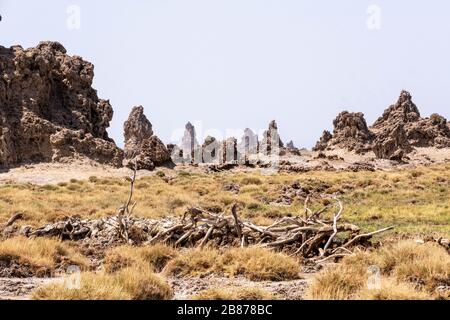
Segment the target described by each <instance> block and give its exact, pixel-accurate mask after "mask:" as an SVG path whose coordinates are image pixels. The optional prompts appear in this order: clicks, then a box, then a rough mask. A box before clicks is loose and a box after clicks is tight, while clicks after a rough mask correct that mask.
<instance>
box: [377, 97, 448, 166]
mask: <svg viewBox="0 0 450 320" xmlns="http://www.w3.org/2000/svg"><path fill="white" fill-rule="evenodd" d="M371 130H372V131H373V132H374V134H375V136H376V139H375V141H374V144H373V151H374V152H375V155H376V156H377V157H378V158H384V159H393V158H394V159H399V158H400V157H401V156H402V155H403V154H406V153H408V152H410V151H412V150H413V147H436V148H445V147H450V130H449V127H448V126H447V120H446V119H445V118H444V117H442V116H440V115H438V114H432V115H431V116H430V117H429V118H422V117H421V116H420V113H419V109H418V108H417V107H416V105H415V104H414V103H413V102H412V97H411V94H410V93H409V92H407V91H402V92H401V93H400V97H399V99H398V101H397V102H396V103H395V104H394V105H391V106H390V107H389V108H387V109H386V110H385V112H384V113H383V115H382V116H381V117H380V118H379V119H378V120H377V121H376V122H375V123H374V125H373V126H372V127H371Z"/></svg>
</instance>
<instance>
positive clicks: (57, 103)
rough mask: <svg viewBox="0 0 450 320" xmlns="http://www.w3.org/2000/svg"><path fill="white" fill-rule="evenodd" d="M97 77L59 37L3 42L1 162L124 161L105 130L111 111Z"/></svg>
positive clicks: (0, 51)
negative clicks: (32, 43)
mask: <svg viewBox="0 0 450 320" xmlns="http://www.w3.org/2000/svg"><path fill="white" fill-rule="evenodd" d="M93 77H94V66H93V65H92V64H91V63H89V62H87V61H84V60H83V59H82V58H81V57H78V56H69V55H67V54H66V49H65V48H64V47H63V46H62V45H61V44H59V43H57V42H41V43H39V45H38V46H36V47H35V48H29V49H23V48H22V47H20V46H13V47H11V48H5V47H2V46H0V79H1V80H2V81H0V166H12V165H17V164H21V163H27V162H50V161H66V160H70V159H73V158H80V159H83V158H86V157H87V158H90V159H92V160H95V161H98V162H101V163H107V164H112V165H116V166H120V165H121V163H122V159H123V152H122V151H121V150H120V149H119V148H118V147H117V146H116V145H115V143H114V141H113V140H112V139H110V138H109V137H108V133H107V132H106V129H107V128H108V126H109V122H110V121H111V119H112V116H113V110H112V107H111V105H110V104H109V102H108V101H106V100H101V99H99V98H98V96H97V92H96V91H95V90H94V89H93V88H92V80H93Z"/></svg>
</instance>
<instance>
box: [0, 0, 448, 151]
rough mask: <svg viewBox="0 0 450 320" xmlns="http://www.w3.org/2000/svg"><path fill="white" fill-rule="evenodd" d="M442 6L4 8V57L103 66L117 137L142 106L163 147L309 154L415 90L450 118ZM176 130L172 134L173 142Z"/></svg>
mask: <svg viewBox="0 0 450 320" xmlns="http://www.w3.org/2000/svg"><path fill="white" fill-rule="evenodd" d="M449 12H450V2H449V1H447V0H441V1H438V0H429V1H423V0H418V1H411V0H395V1H392V0H386V1H381V0H380V1H365V0H341V1H336V0H328V1H325V0H322V1H320V0H316V1H312V0H309V1H300V0H270V1H269V0H147V1H137V0H135V1H132V0H128V1H111V0H103V1H100V0H90V1H88V0H86V1H84V0H72V1H61V0H59V1H54V0H39V1H31V0H29V1H25V0H22V1H21V0H6V1H5V0H3V1H2V0H0V14H1V15H2V16H3V19H2V21H1V22H0V39H1V41H0V45H3V46H6V47H9V46H11V45H13V44H20V45H22V46H23V47H30V46H35V45H36V44H37V43H38V42H39V41H41V40H54V41H59V42H61V43H62V44H63V45H64V46H65V47H66V49H67V50H68V53H69V54H77V55H80V56H82V57H83V58H85V59H87V60H88V61H90V62H92V63H93V64H94V65H95V78H94V88H96V89H97V90H98V94H99V97H100V98H104V99H110V101H111V104H112V106H113V108H114V119H113V121H112V123H111V127H110V129H109V133H110V135H111V136H112V137H113V138H114V139H115V140H116V142H117V143H118V144H119V145H122V143H123V137H122V124H123V121H124V120H125V119H126V117H127V116H128V113H129V111H130V109H131V107H132V106H133V105H138V104H141V105H143V106H144V108H145V111H146V115H147V116H148V118H149V119H150V121H151V122H152V124H153V127H154V131H155V133H156V134H157V135H158V136H160V138H162V139H163V140H164V141H165V142H166V143H168V142H170V141H171V140H173V139H174V138H175V133H176V132H179V130H180V128H183V126H184V124H185V123H186V122H187V121H188V120H189V121H191V122H193V123H194V124H198V123H199V122H201V128H200V127H199V128H198V129H199V132H198V134H199V136H200V137H202V136H203V135H204V134H207V133H208V132H207V130H208V129H216V130H220V132H221V133H222V134H225V132H226V130H227V129H241V130H242V129H244V128H245V127H250V128H253V129H255V130H260V129H263V128H265V127H266V126H267V124H268V123H269V121H270V120H271V119H276V120H277V122H278V125H279V129H280V134H281V137H282V139H283V140H286V141H287V140H290V139H292V140H294V142H295V143H296V145H297V146H301V147H304V146H306V147H311V146H312V145H313V144H314V143H315V141H316V140H317V139H318V138H319V136H320V135H321V133H322V130H323V129H325V128H327V129H331V128H332V120H333V119H334V118H335V116H336V115H337V113H338V112H339V111H342V110H344V109H346V110H349V111H362V112H364V113H365V115H366V119H367V121H368V122H369V124H371V123H372V122H373V121H374V120H375V119H376V118H377V117H378V116H379V115H381V113H382V111H383V110H384V108H386V107H387V106H388V105H390V104H392V103H393V102H394V101H395V100H396V99H397V97H398V95H399V93H400V90H401V89H407V90H409V91H410V92H411V93H412V95H413V98H414V101H415V102H416V104H417V105H418V107H419V109H420V110H421V112H422V115H424V116H428V115H429V114H431V113H433V112H438V113H441V114H442V115H443V116H445V117H447V118H450V101H449V97H448V96H449V94H450V93H449V91H450V19H448V15H449ZM177 130H178V131H177Z"/></svg>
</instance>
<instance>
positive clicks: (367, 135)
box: [315, 111, 373, 153]
mask: <svg viewBox="0 0 450 320" xmlns="http://www.w3.org/2000/svg"><path fill="white" fill-rule="evenodd" d="M333 125H334V130H333V134H332V135H330V133H329V132H328V131H325V132H324V133H323V135H322V137H321V139H320V140H319V142H318V143H317V145H316V147H315V150H325V149H326V148H333V147H336V148H342V149H347V150H349V151H355V152H356V153H362V152H366V151H369V150H370V143H371V141H372V139H373V136H372V134H371V132H370V131H369V128H368V127H367V123H366V120H365V119H364V114H363V113H361V112H357V113H354V112H348V111H343V112H341V113H340V114H339V115H338V116H337V117H336V119H335V120H334V121H333Z"/></svg>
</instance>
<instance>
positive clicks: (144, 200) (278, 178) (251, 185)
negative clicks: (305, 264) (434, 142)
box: [0, 164, 450, 236]
mask: <svg viewBox="0 0 450 320" xmlns="http://www.w3.org/2000/svg"><path fill="white" fill-rule="evenodd" d="M295 181H298V182H299V183H300V185H301V186H302V187H304V188H305V189H310V190H321V191H320V192H324V193H333V192H337V193H339V194H342V196H341V198H342V200H343V202H344V204H345V206H346V212H345V214H344V217H343V218H344V220H346V221H348V222H352V223H356V224H359V225H360V226H362V227H364V228H367V229H368V230H369V231H371V230H375V229H377V228H381V227H385V226H388V225H393V224H394V225H397V228H396V231H397V232H402V233H404V232H406V233H421V232H424V233H429V232H439V233H441V234H443V235H444V236H448V235H449V234H450V215H449V211H450V198H449V197H448V194H450V164H441V165H435V166H430V167H419V168H415V169H406V170H400V171H395V172H383V171H376V172H307V173H298V174H289V173H279V174H277V175H272V176H265V175H261V174H258V173H230V172H221V173H215V174H192V173H183V172H179V173H178V175H177V177H176V178H175V179H173V180H171V181H169V182H166V181H165V180H164V179H162V178H161V177H160V176H158V175H153V176H149V177H144V178H142V179H139V180H138V181H137V182H136V192H135V198H134V200H136V201H137V203H138V205H137V207H136V210H135V213H136V214H137V215H139V216H142V217H151V218H158V217H163V216H167V215H181V214H182V213H183V212H184V210H185V208H186V206H189V205H202V206H204V207H210V208H216V209H218V210H229V207H230V205H231V204H232V203H233V202H234V201H237V202H238V203H239V204H240V206H241V208H242V212H241V215H242V216H243V217H245V218H248V219H254V220H259V221H266V223H270V221H271V220H273V219H275V218H277V217H280V216H286V215H299V214H302V212H303V210H302V207H303V199H295V201H294V202H293V204H292V205H290V206H277V205H271V204H268V203H270V202H271V201H274V200H276V199H277V198H278V197H280V195H281V191H280V190H281V187H282V186H283V185H286V184H292V183H293V182H295ZM227 183H237V184H239V185H240V186H241V190H240V192H239V193H238V194H233V193H231V192H229V191H225V190H223V186H224V184H227ZM127 193H128V182H126V181H124V180H120V179H117V178H108V179H105V178H97V179H89V180H87V181H79V180H72V181H71V182H67V183H61V184H59V185H45V186H35V185H29V184H24V185H18V184H6V185H2V186H0V221H1V222H3V221H7V220H8V218H9V217H10V216H11V215H12V214H13V213H15V212H17V211H20V212H24V213H25V215H26V220H23V221H20V222H19V223H22V224H29V225H40V224H43V223H46V222H49V221H54V220H58V219H61V218H63V217H65V216H68V215H69V216H70V215H74V214H81V215H82V216H83V217H86V218H98V217H101V216H105V215H108V214H113V213H115V212H116V209H117V206H118V205H120V204H121V203H123V202H124V201H125V200H126V196H127ZM318 205H319V203H315V204H313V206H318Z"/></svg>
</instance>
